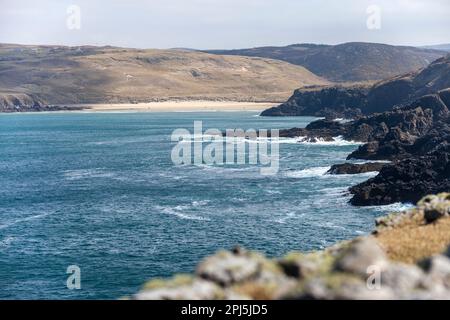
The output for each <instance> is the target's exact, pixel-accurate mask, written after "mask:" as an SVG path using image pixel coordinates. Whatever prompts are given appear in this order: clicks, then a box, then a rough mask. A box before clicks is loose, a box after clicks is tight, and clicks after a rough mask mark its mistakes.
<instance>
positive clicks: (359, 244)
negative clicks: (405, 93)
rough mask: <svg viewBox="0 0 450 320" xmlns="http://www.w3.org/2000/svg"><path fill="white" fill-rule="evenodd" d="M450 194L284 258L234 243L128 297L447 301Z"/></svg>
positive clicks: (449, 251)
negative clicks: (366, 230)
mask: <svg viewBox="0 0 450 320" xmlns="http://www.w3.org/2000/svg"><path fill="white" fill-rule="evenodd" d="M449 215H450V194H448V193H443V194H440V195H437V196H427V197H426V198H424V199H422V200H421V201H420V202H419V203H418V205H417V207H416V208H415V209H411V210H409V211H406V212H400V213H393V214H391V215H389V216H386V217H383V218H380V219H378V220H377V221H376V229H375V230H374V232H373V233H372V234H371V235H368V236H364V237H359V238H356V239H354V240H351V241H344V242H341V243H338V244H336V245H334V246H332V247H330V248H327V249H325V250H323V251H316V252H309V253H299V252H293V253H290V254H288V255H286V256H284V257H282V258H276V259H269V258H266V257H265V256H264V255H262V254H260V253H257V252H251V251H246V250H244V249H240V248H236V249H234V250H232V251H221V252H218V253H217V254H215V255H213V256H210V257H207V258H205V259H204V260H203V261H202V262H201V263H200V264H199V265H198V266H197V269H196V272H195V274H193V275H177V276H174V277H173V278H171V279H154V280H152V281H150V282H148V283H147V284H145V285H144V286H143V287H142V289H141V290H140V291H139V292H138V293H136V294H134V295H133V296H131V297H129V298H131V299H138V300H155V299H164V300H167V299H177V300H180V299H198V300H213V299H264V300H267V299H317V300H331V299H412V300H417V299H450V247H448V245H449V244H450V216H449Z"/></svg>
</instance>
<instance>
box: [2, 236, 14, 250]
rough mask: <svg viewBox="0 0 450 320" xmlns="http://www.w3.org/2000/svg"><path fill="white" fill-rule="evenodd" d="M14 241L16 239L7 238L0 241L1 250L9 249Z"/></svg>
mask: <svg viewBox="0 0 450 320" xmlns="http://www.w3.org/2000/svg"><path fill="white" fill-rule="evenodd" d="M14 240H15V238H14V237H11V236H7V237H5V238H4V239H2V240H0V248H8V247H9V246H10V245H11V243H12V242H13V241H14Z"/></svg>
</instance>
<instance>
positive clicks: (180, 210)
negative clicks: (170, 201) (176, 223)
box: [156, 205, 211, 221]
mask: <svg viewBox="0 0 450 320" xmlns="http://www.w3.org/2000/svg"><path fill="white" fill-rule="evenodd" d="M156 209H157V210H158V211H160V212H162V213H165V214H169V215H172V216H175V217H177V218H180V219H183V220H196V221H211V220H210V219H208V218H205V217H201V216H197V215H193V214H187V213H186V211H188V210H189V206H185V205H178V206H175V207H169V206H167V207H166V206H156Z"/></svg>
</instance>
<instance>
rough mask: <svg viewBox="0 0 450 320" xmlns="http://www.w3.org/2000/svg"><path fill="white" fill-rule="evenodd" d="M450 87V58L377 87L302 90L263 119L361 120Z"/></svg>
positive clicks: (270, 111) (437, 61)
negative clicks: (312, 117) (359, 118)
mask: <svg viewBox="0 0 450 320" xmlns="http://www.w3.org/2000/svg"><path fill="white" fill-rule="evenodd" d="M449 87H450V55H448V56H446V57H442V58H440V59H438V60H436V61H434V62H433V63H431V64H430V65H429V66H427V67H425V68H423V69H420V70H418V71H415V72H410V73H407V74H403V75H400V76H395V77H393V78H389V79H387V80H384V81H380V82H377V83H375V84H373V85H361V86H355V85H347V86H344V85H340V86H315V87H306V88H301V89H298V90H296V91H295V92H294V94H293V95H292V96H291V97H290V98H289V100H288V101H287V102H285V103H283V104H281V105H280V106H278V107H273V108H270V109H268V110H265V111H263V112H262V113H261V115H262V116H317V117H327V118H331V119H334V118H351V119H357V118H358V117H359V116H361V115H370V114H373V113H376V112H378V113H380V112H385V111H390V110H392V109H393V108H394V107H396V106H405V105H409V104H411V103H412V102H414V101H416V100H417V99H419V98H420V97H422V96H425V95H428V94H432V93H436V92H438V91H441V90H444V89H446V88H449Z"/></svg>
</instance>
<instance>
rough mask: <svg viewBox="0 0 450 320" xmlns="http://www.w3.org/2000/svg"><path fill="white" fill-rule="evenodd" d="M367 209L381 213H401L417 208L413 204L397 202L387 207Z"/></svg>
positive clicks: (370, 207)
mask: <svg viewBox="0 0 450 320" xmlns="http://www.w3.org/2000/svg"><path fill="white" fill-rule="evenodd" d="M367 208H369V209H372V210H375V211H379V212H401V211H406V210H409V209H412V208H415V206H414V205H413V204H412V203H402V202H396V203H393V204H388V205H385V206H369V207H367Z"/></svg>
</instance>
